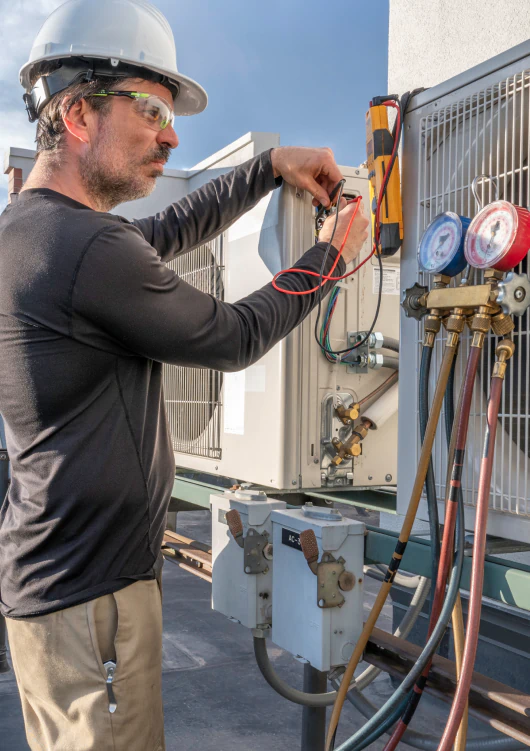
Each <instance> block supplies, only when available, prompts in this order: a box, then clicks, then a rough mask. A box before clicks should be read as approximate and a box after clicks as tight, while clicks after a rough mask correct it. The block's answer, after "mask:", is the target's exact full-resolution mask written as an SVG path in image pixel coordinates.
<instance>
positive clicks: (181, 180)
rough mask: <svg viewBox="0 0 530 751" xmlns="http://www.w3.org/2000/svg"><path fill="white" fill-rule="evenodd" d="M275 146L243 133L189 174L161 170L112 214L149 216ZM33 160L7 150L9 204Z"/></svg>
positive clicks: (272, 140)
mask: <svg viewBox="0 0 530 751" xmlns="http://www.w3.org/2000/svg"><path fill="white" fill-rule="evenodd" d="M279 145H280V136H279V135H278V134H277V133H259V132H250V133H247V134H246V135H244V136H242V137H241V138H239V139H237V141H234V142H233V143H231V144H229V145H228V146H226V147H225V148H224V149H221V150H220V151H217V152H216V153H215V154H212V155H211V156H209V157H208V158H207V159H204V160H203V161H202V162H200V163H199V164H197V165H195V167H192V168H191V169H190V170H174V169H165V170H164V174H163V175H162V176H161V177H160V178H158V180H157V183H156V188H155V190H154V191H153V193H152V194H151V195H150V196H148V197H147V198H140V199H139V200H137V201H130V202H128V203H124V204H122V205H121V206H117V207H116V209H114V211H113V213H114V214H119V215H120V216H124V217H125V218H126V219H139V218H142V217H145V216H152V215H153V214H156V213H157V212H159V211H161V210H162V209H164V208H165V207H166V206H169V204H171V203H174V202H175V201H178V200H180V199H181V198H183V197H184V196H185V195H186V194H188V193H189V192H190V191H192V190H195V189H196V188H198V187H199V186H201V185H203V184H204V183H205V182H207V181H208V180H211V179H212V178H213V177H217V175H219V174H221V173H222V172H227V171H228V170H229V169H232V168H233V167H235V166H237V165H238V164H242V163H243V162H245V161H246V160H247V159H251V158H252V157H254V156H256V155H257V154H259V153H261V152H262V151H266V150H267V149H270V148H274V147H275V146H279ZM34 159H35V152H34V151H33V150H31V149H19V148H14V147H11V148H10V149H8V150H7V152H6V154H5V159H4V174H6V175H8V177H9V200H10V201H11V197H12V194H14V193H19V192H20V189H21V188H22V186H23V184H24V183H25V182H26V180H27V178H28V175H29V173H30V172H31V170H32V169H33V166H34Z"/></svg>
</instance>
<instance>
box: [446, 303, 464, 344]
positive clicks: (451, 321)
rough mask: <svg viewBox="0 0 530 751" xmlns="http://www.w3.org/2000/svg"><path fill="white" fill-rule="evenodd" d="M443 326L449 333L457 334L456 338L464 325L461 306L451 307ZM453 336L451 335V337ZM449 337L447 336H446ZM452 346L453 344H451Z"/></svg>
mask: <svg viewBox="0 0 530 751" xmlns="http://www.w3.org/2000/svg"><path fill="white" fill-rule="evenodd" d="M444 325H445V328H446V329H447V331H448V332H449V334H457V340H458V337H459V336H460V334H461V333H462V332H463V330H464V329H465V327H466V318H465V315H464V310H463V308H453V310H452V311H451V315H449V316H448V317H447V318H446V319H445V321H444ZM451 338H453V337H451ZM448 339H449V338H448ZM453 346H454V345H453Z"/></svg>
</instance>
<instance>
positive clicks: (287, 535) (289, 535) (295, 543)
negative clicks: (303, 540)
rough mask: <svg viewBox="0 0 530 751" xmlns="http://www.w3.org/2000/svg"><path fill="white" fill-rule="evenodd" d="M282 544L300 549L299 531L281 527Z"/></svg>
mask: <svg viewBox="0 0 530 751" xmlns="http://www.w3.org/2000/svg"><path fill="white" fill-rule="evenodd" d="M282 545H288V546H289V547H290V548H294V549H295V550H300V551H301V550H302V545H301V544H300V535H299V533H298V532H292V531H291V530H290V529H285V527H282Z"/></svg>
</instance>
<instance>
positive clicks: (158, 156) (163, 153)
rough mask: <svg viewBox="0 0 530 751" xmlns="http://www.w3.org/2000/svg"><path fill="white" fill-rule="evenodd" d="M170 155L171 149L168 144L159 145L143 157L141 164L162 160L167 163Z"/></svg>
mask: <svg viewBox="0 0 530 751" xmlns="http://www.w3.org/2000/svg"><path fill="white" fill-rule="evenodd" d="M170 155H171V149H170V147H169V146H159V147H158V148H157V149H156V150H155V151H153V152H152V153H151V154H149V155H148V156H146V157H145V159H144V160H143V162H142V164H149V163H150V162H164V164H166V163H167V161H168V160H169V157H170Z"/></svg>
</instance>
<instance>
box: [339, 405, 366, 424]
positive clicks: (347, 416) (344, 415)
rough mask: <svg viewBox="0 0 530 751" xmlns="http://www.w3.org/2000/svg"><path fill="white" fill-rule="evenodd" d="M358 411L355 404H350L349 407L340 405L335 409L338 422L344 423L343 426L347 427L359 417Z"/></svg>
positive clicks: (358, 408) (357, 406)
mask: <svg viewBox="0 0 530 751" xmlns="http://www.w3.org/2000/svg"><path fill="white" fill-rule="evenodd" d="M359 411H360V406H359V404H358V403H357V402H356V403H355V404H351V405H350V406H349V407H345V406H344V405H342V404H340V405H339V406H338V407H335V412H336V413H337V416H338V418H339V420H340V421H341V422H342V423H344V425H348V424H349V423H350V422H353V421H354V420H356V419H357V418H358V417H359Z"/></svg>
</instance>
